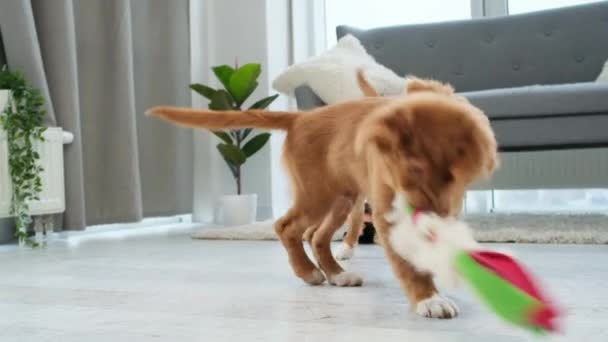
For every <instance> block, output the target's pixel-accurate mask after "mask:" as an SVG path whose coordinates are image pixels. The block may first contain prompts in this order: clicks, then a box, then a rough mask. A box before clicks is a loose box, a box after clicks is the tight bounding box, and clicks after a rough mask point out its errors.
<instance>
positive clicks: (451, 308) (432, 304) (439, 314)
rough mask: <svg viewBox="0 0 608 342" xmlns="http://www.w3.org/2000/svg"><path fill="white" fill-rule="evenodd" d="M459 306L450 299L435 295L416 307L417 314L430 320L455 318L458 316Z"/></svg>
mask: <svg viewBox="0 0 608 342" xmlns="http://www.w3.org/2000/svg"><path fill="white" fill-rule="evenodd" d="M458 312H459V309H458V306H456V304H455V303H454V302H453V301H452V300H451V299H449V298H446V297H443V296H440V295H438V294H434V295H433V296H432V297H431V298H427V299H425V300H423V301H420V302H419V303H418V304H417V305H416V313H417V314H418V315H420V316H423V317H428V318H454V317H456V316H458Z"/></svg>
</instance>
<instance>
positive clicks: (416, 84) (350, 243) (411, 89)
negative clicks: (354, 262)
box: [306, 69, 466, 260]
mask: <svg viewBox="0 0 608 342" xmlns="http://www.w3.org/2000/svg"><path fill="white" fill-rule="evenodd" d="M357 83H358V85H359V88H360V89H361V91H362V92H363V94H364V95H365V96H367V97H377V96H380V94H379V93H378V92H377V91H376V89H374V87H373V86H372V85H371V84H370V83H369V81H368V80H367V79H366V78H365V75H364V73H363V70H361V69H359V70H357ZM421 91H430V92H435V93H438V94H444V95H447V96H458V95H455V93H454V88H453V87H452V86H450V85H448V84H445V83H441V82H439V81H435V80H431V79H421V78H418V77H414V76H408V77H407V78H406V86H405V89H404V95H407V94H412V93H415V92H421ZM459 98H461V99H464V97H460V96H459ZM465 101H466V99H465ZM463 200H464V199H463ZM357 203H358V204H359V205H357V206H355V207H354V208H353V211H351V213H350V215H349V220H348V223H347V226H348V230H347V231H346V235H345V236H344V239H343V241H342V245H341V247H340V250H338V252H336V258H337V259H338V260H347V259H350V258H351V257H352V256H353V254H354V249H355V247H356V246H357V244H358V242H359V236H361V232H362V231H363V228H364V225H363V211H362V210H363V209H361V207H362V205H363V203H364V199H363V198H359V199H358V202H357ZM306 233H307V234H306V237H307V240H309V241H310V237H312V233H314V231H313V230H312V229H309V230H307V232H306Z"/></svg>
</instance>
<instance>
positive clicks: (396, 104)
mask: <svg viewBox="0 0 608 342" xmlns="http://www.w3.org/2000/svg"><path fill="white" fill-rule="evenodd" d="M147 114H149V115H152V116H156V117H159V118H162V119H165V120H167V121H170V122H173V123H176V124H180V125H184V126H188V127H197V128H209V129H227V128H245V127H255V128H263V129H281V130H286V131H287V135H286V139H285V145H284V152H283V162H284V165H285V167H286V168H287V171H288V174H289V176H290V178H291V183H292V189H293V194H294V204H293V207H292V208H291V209H289V211H288V212H287V214H285V215H284V216H283V217H281V218H280V219H278V220H277V221H276V223H275V231H276V233H277V235H278V237H279V239H280V240H281V242H282V244H283V246H284V248H285V250H286V252H287V255H288V258H289V262H290V264H291V266H292V268H293V271H294V273H295V274H296V275H297V276H298V277H300V278H301V279H303V280H304V281H306V282H307V283H310V284H321V283H322V282H323V281H325V279H327V280H328V281H329V282H330V283H332V284H336V285H342V286H353V285H360V284H361V280H360V279H358V280H357V279H355V280H353V281H346V282H345V281H344V279H345V277H340V275H344V274H343V272H344V270H343V269H342V267H341V266H340V265H339V264H338V263H337V262H336V260H335V259H334V257H333V255H332V254H331V250H330V239H331V236H332V235H333V233H334V232H335V230H336V229H337V228H338V227H339V226H340V225H341V224H342V223H343V222H344V221H345V219H346V218H347V216H348V215H349V213H351V212H352V210H353V206H354V205H355V204H357V205H358V203H360V199H361V198H367V199H368V200H369V202H370V204H371V207H372V208H373V221H374V226H375V227H376V229H377V233H378V236H379V238H380V243H381V245H382V246H383V247H384V249H385V251H386V255H387V257H388V259H389V261H390V263H391V265H392V267H393V270H394V272H395V274H396V276H397V278H398V279H399V281H400V283H401V285H402V287H403V288H404V290H405V291H406V293H407V294H408V296H409V298H410V303H412V304H416V303H418V302H420V301H421V300H424V299H427V298H430V297H431V296H433V295H434V294H435V293H436V292H437V290H436V288H435V286H434V284H433V281H432V279H431V276H430V275H428V274H422V273H418V272H416V271H415V270H414V268H413V267H412V265H411V264H409V263H408V262H407V261H406V260H403V259H402V258H401V257H399V256H398V255H397V254H396V253H395V252H394V250H393V249H392V248H391V247H390V245H389V244H388V243H387V239H388V231H389V229H390V225H389V223H388V222H387V221H386V220H385V218H384V215H385V213H387V212H388V211H389V210H390V209H391V203H392V200H393V197H394V194H395V193H396V192H402V193H404V194H405V195H406V197H407V199H408V200H409V201H410V203H411V205H413V206H415V207H417V208H423V209H428V210H432V211H435V212H437V213H439V214H441V215H451V214H455V213H457V212H458V211H459V210H460V205H461V201H462V198H463V194H464V191H465V189H466V187H467V186H468V185H469V184H470V183H471V182H473V181H474V180H476V179H477V178H479V177H483V176H488V175H489V174H491V173H492V172H493V170H494V168H495V167H496V163H497V156H496V141H495V138H494V135H493V132H492V130H491V129H490V126H489V123H488V121H487V119H486V120H484V116H483V113H481V112H480V111H479V109H477V108H476V107H474V106H472V105H470V104H469V103H468V102H466V101H462V100H460V99H457V98H455V97H454V96H449V95H446V94H444V93H437V92H429V91H419V92H412V93H410V94H408V95H407V96H404V97H395V98H385V97H368V98H365V99H361V100H356V101H350V102H345V103H341V104H336V105H332V106H326V107H322V108H318V109H315V110H313V111H310V112H307V113H306V115H299V114H301V112H270V111H261V110H249V111H244V112H238V111H224V112H214V111H210V110H199V109H189V108H178V107H156V108H152V109H150V110H149V111H148V112H147ZM309 227H316V228H314V229H313V233H312V236H311V238H310V239H309V241H310V243H311V246H312V250H313V254H314V257H315V259H316V261H317V262H318V265H319V267H317V266H316V265H315V264H314V263H313V262H312V261H311V260H310V259H309V258H308V256H307V255H306V253H305V251H304V247H303V243H302V236H303V234H304V233H305V231H306V230H307V228H309ZM321 271H322V272H321ZM347 278H348V277H347ZM350 279H353V278H350ZM446 315H447V314H446Z"/></svg>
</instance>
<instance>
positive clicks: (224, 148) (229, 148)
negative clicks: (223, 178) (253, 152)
mask: <svg viewBox="0 0 608 342" xmlns="http://www.w3.org/2000/svg"><path fill="white" fill-rule="evenodd" d="M217 149H218V150H219V151H220V154H221V155H222V157H224V159H225V160H226V161H228V162H230V163H232V164H233V165H235V166H240V165H243V164H244V163H245V161H246V160H247V156H246V155H245V153H243V151H241V149H239V148H238V147H236V146H235V145H229V144H223V143H222V144H218V145H217Z"/></svg>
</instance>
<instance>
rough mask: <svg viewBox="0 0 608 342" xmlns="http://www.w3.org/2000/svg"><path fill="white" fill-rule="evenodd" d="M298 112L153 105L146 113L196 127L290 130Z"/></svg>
mask: <svg viewBox="0 0 608 342" xmlns="http://www.w3.org/2000/svg"><path fill="white" fill-rule="evenodd" d="M295 114H296V112H271V111H265V110H246V111H213V110H206V109H193V108H185V107H169V106H161V107H153V108H150V109H148V110H147V111H146V115H150V116H156V117H159V118H162V119H164V120H167V121H169V122H172V123H175V124H178V125H181V126H187V127H196V128H208V129H212V130H214V129H224V128H249V127H251V128H261V129H277V130H289V128H290V127H291V125H292V124H293V122H294V120H295V119H296V117H297V115H295Z"/></svg>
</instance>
